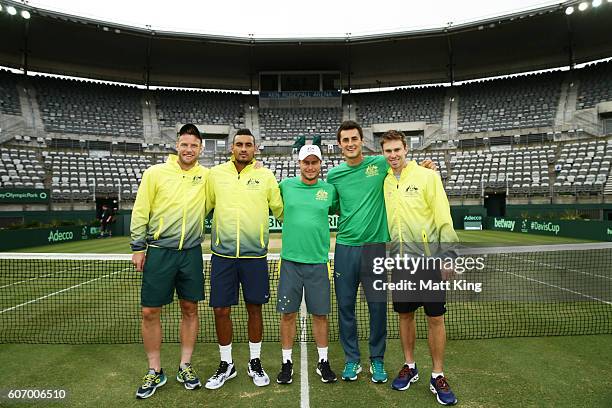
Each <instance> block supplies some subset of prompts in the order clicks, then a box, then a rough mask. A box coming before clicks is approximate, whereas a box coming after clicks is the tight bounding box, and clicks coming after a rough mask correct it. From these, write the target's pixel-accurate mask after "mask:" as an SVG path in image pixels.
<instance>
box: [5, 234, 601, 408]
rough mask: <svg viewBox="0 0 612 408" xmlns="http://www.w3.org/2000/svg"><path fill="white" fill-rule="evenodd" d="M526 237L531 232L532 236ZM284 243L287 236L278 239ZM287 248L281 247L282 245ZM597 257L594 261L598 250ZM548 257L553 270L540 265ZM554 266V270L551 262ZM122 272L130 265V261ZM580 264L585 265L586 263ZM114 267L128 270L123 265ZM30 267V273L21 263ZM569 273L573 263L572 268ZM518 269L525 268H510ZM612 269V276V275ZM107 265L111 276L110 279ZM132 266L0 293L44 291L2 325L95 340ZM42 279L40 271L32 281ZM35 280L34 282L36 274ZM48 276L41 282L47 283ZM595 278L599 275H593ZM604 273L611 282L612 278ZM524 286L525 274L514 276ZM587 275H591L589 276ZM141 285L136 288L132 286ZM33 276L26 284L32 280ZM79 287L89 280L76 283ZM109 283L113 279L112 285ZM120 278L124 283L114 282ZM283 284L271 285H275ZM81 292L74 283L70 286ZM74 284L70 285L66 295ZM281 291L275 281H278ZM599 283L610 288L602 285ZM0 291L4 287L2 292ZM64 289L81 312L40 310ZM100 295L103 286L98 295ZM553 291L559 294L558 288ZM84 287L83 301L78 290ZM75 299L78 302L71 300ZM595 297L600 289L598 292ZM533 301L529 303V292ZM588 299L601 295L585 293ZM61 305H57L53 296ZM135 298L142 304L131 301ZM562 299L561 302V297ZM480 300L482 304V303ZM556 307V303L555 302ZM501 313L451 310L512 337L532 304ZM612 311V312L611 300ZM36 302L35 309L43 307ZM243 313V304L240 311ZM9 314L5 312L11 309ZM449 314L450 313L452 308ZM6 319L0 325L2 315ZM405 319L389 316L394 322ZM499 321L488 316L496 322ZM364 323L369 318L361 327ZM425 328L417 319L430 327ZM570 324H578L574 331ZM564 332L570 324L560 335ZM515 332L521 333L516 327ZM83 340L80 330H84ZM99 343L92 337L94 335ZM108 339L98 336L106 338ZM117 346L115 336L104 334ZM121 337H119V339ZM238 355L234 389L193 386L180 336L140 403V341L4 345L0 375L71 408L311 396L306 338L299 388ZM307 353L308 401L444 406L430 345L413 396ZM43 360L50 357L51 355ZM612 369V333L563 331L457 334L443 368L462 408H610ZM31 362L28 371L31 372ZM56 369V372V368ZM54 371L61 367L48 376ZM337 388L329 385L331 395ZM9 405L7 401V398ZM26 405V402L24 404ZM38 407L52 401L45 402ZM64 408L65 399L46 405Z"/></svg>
mask: <svg viewBox="0 0 612 408" xmlns="http://www.w3.org/2000/svg"><path fill="white" fill-rule="evenodd" d="M460 235H461V236H460V238H461V240H462V241H464V242H466V241H479V242H482V241H486V242H497V243H504V244H505V245H526V244H528V242H529V243H533V244H536V243H537V244H540V245H542V244H559V243H577V242H584V241H579V240H573V239H551V238H546V239H543V237H538V236H536V238H535V239H533V237H534V236H527V235H523V234H512V233H503V232H491V231H475V232H473V231H469V232H467V231H460ZM527 238H528V239H527ZM275 240H276V241H278V240H279V237H278V235H277V236H275V237H273V240H272V241H273V242H272V247H273V248H274V241H275ZM128 241H129V240H128V239H127V238H126V237H117V238H111V239H104V240H95V241H83V242H78V243H70V244H60V245H55V246H47V247H41V248H30V249H26V250H24V252H58V253H69V252H75V253H96V252H97V253H129V247H128V246H127V243H128ZM279 246H280V245H279ZM589 258H593V257H589ZM525 262H527V263H529V259H528V260H527V261H521V262H517V261H516V260H513V264H514V265H521V264H522V263H525ZM538 262H539V263H540V264H534V261H533V260H531V264H530V265H525V267H524V268H521V267H520V266H519V267H518V268H517V269H524V270H522V272H520V273H523V274H525V273H529V274H530V275H524V276H526V277H527V278H529V279H534V278H535V277H536V276H537V273H541V272H542V271H543V272H545V273H546V274H547V276H548V277H551V278H552V279H553V281H552V282H549V283H552V284H556V285H557V286H559V284H560V282H561V281H554V279H557V278H558V279H562V278H563V275H564V274H567V270H561V271H560V270H555V268H554V260H553V263H552V264H551V261H550V260H548V262H540V261H538ZM590 262H595V264H600V263H601V262H602V261H601V260H592V259H591V260H590ZM542 263H546V264H548V265H549V266H546V265H542ZM551 265H552V266H551ZM123 267H124V266H123ZM581 267H582V268H583V269H580V268H581ZM69 268H70V267H66V265H65V264H62V266H61V268H59V269H56V270H51V271H48V272H47V273H51V274H59V275H60V276H64V275H66V274H67V272H65V270H67V269H69ZM117 268H118V269H116V270H115V269H113V271H120V270H121V269H122V268H120V267H117ZM23 269H27V268H23ZM566 269H567V268H566ZM571 270H573V271H575V273H579V272H583V273H588V263H587V264H585V265H582V266H581V265H579V264H575V265H574V264H572V265H571ZM510 272H511V273H518V272H517V270H512V271H510ZM608 272H610V271H608ZM112 273H114V272H107V273H105V274H104V275H107V274H112ZM122 274H123V272H118V273H116V274H114V275H112V276H107V277H104V280H105V281H110V282H105V284H104V286H100V285H98V283H99V281H93V282H90V283H86V284H83V283H84V282H88V281H89V280H95V279H98V278H100V275H99V271H98V273H97V274H96V273H92V274H91V275H87V274H85V275H79V278H78V279H74V280H71V279H72V278H68V277H66V276H64V277H63V278H62V279H50V280H49V281H52V282H53V285H55V286H53V287H51V286H44V285H43V287H42V290H41V289H39V290H38V292H33V291H32V292H30V291H29V290H26V291H20V292H17V291H14V292H16V295H15V297H14V298H7V297H2V299H3V300H4V302H3V303H2V304H0V308H1V310H6V309H9V308H10V307H14V306H15V305H20V304H24V303H27V302H29V301H32V300H35V299H39V298H43V299H41V300H39V301H37V302H33V303H32V304H28V305H24V306H22V307H21V308H20V309H22V310H27V313H24V314H22V316H23V319H24V320H28V321H25V322H18V323H11V322H10V321H8V320H5V321H4V322H2V325H3V326H4V329H3V330H6V328H7V327H6V326H5V324H13V325H16V326H19V324H22V323H23V324H24V326H23V327H24V328H23V329H21V330H25V327H26V326H27V324H30V325H34V326H36V327H37V328H38V329H39V331H40V328H41V325H43V326H44V325H46V326H47V327H48V332H47V333H46V334H45V331H44V330H43V331H42V336H43V337H45V336H52V334H53V333H57V332H60V334H61V333H62V332H63V333H64V335H67V334H68V333H72V334H70V335H71V336H74V337H75V338H74V340H73V341H72V342H79V341H87V340H88V339H87V338H85V337H86V336H87V334H86V333H87V330H83V331H82V332H79V331H76V332H75V331H74V329H75V328H78V327H83V328H91V325H98V324H99V323H97V322H96V316H97V315H98V314H103V313H104V312H105V309H108V305H105V304H104V300H103V299H104V298H105V294H104V293H103V291H100V290H96V289H100V288H104V290H110V291H112V292H113V296H116V294H117V293H124V292H125V293H128V292H127V291H126V289H127V288H126V287H125V285H126V281H125V280H121V279H118V277H119V276H121V275H122ZM104 275H103V276H104ZM16 276H17V275H13V276H12V278H11V279H12V280H7V277H6V276H5V275H4V272H3V276H2V277H1V280H0V287H3V286H5V285H11V284H15V283H17V282H20V281H23V280H24V279H23V278H24V276H22V277H21V278H20V279H19V280H15V279H16ZM32 277H33V276H32ZM32 277H28V278H27V279H31V278H32ZM45 278H47V277H40V276H39V277H37V279H45ZM591 278H592V277H591ZM601 279H612V276H611V277H610V278H608V277H607V276H606V277H605V278H601ZM516 281H519V282H522V281H525V279H517V280H516ZM586 282H591V283H592V282H593V280H592V279H589V280H586ZM133 283H134V282H132V284H130V285H131V286H130V287H132V289H130V290H133ZM25 284H26V282H24V283H20V284H19V285H25ZM78 285H81V286H78ZM109 285H110V286H109ZM115 285H116V286H115ZM272 286H274V285H272ZM587 286H589V287H584V286H583V287H572V288H568V289H570V290H572V291H573V292H578V293H583V294H587V295H589V296H591V295H593V294H594V293H595V292H593V291H596V290H597V289H598V288H597V287H592V286H593V285H592V284H591V285H587ZM73 287H74V288H73ZM66 288H73V289H70V290H67V291H65V292H61V291H62V290H65V289H66ZM271 289H274V288H271ZM599 289H600V290H601V287H600V288H599ZM0 290H2V289H0ZM56 292H60V293H58V294H56V295H54V296H53V297H54V298H58V299H59V298H62V300H64V301H66V300H68V301H69V302H70V303H69V304H70V305H72V308H69V309H71V310H73V311H74V313H73V314H71V313H67V312H66V308H65V307H63V308H59V309H56V310H55V309H53V308H51V309H49V308H48V307H46V308H41V307H39V306H38V305H37V303H42V302H46V301H47V300H49V299H50V298H44V297H45V296H48V295H49V294H51V293H56ZM101 292H102V293H101ZM552 292H555V291H554V290H553V291H552ZM75 293H77V294H78V296H73V294H75ZM527 295H528V296H532V297H534V298H538V296H539V295H540V294H538V293H527ZM71 296H72V297H71ZM592 297H596V296H592ZM528 300H529V299H528ZM118 301H119V302H125V303H121V305H122V307H125V308H132V311H133V313H135V314H137V313H138V304H137V301H135V300H134V298H133V297H131V296H128V295H126V296H125V298H124V299H122V298H121V296H120V297H119V300H118ZM582 301H583V302H585V304H586V303H589V302H592V303H597V304H599V306H601V302H597V301H593V300H589V299H583V300H582ZM48 303H52V302H48ZM134 303H136V304H134ZM558 303H559V302H557V304H558ZM478 306H479V305H478ZM557 306H558V305H557ZM496 307H497V308H498V309H497V310H499V311H500V313H499V315H498V316H493V315H491V316H487V317H486V319H485V317H484V316H482V315H480V316H479V315H478V313H477V310H478V309H477V308H474V305H473V304H471V303H469V302H466V303H463V304H462V303H456V304H454V305H453V309H450V310H453V311H454V313H460V314H461V316H462V320H461V321H460V322H458V324H460V326H461V327H458V329H461V330H463V331H468V332H469V331H470V330H476V331H478V330H481V329H482V328H483V327H486V326H489V325H491V324H495V325H499V326H500V327H507V328H508V330H510V331H511V332H512V333H514V331H512V330H516V329H515V328H514V329H513V328H511V327H510V325H511V324H513V323H512V322H514V323H516V319H510V318H509V317H511V316H515V317H516V316H517V315H520V316H524V317H525V318H526V319H527V318H528V317H530V314H531V315H532V316H531V317H533V309H532V308H531V307H530V303H529V302H522V303H518V302H512V301H508V302H502V303H499V302H498V303H497V304H496ZM611 308H612V307H611ZM37 309H38V310H37ZM556 310H557V312H558V313H559V314H558V316H555V319H556V320H557V321H561V322H563V321H576V320H578V321H579V320H580V319H581V318H587V317H590V316H581V315H580V314H579V312H577V311H576V309H575V308H574V307H572V304H571V303H570V304H568V305H567V307H562V308H560V309H556ZM201 311H202V315H201V321H202V326H205V325H206V322H208V329H206V331H205V332H204V333H202V334H201V337H202V336H204V337H207V338H209V337H211V336H212V338H213V339H214V326H213V325H212V314H210V313H209V310H208V307H207V306H205V305H202V307H201ZM237 311H238V310H237ZM8 313H11V312H10V311H7V312H5V313H3V314H5V315H6V314H8ZM449 313H450V312H449ZM172 314H174V315H176V314H177V309H176V308H175V309H172V308H169V309H168V310H166V313H165V315H166V316H168V315H172ZM2 317H3V316H2V315H0V321H1V320H2ZM395 318H396V317H395V316H394V315H393V314H390V315H389V320H390V321H392V320H394V319H395ZM419 320H420V322H421V323H423V319H422V318H421V316H420V319H419ZM489 320H491V321H489ZM611 321H612V318H611V317H610V314H609V313H608V314H607V315H606V314H602V316H601V321H600V324H603V325H605V324H608V325H610V324H611V323H610V322H611ZM363 323H365V322H363ZM105 324H106V325H105V326H104V325H103V326H101V327H97V329H98V332H99V333H100V334H99V336H102V337H103V336H104V335H105V333H110V332H112V331H113V330H117V329H119V330H121V331H126V332H130V333H128V334H129V335H130V336H135V337H138V335H139V332H138V327H137V326H136V328H135V329H134V325H133V324H129V323H126V322H125V321H123V320H122V318H121V316H118V315H117V316H114V317H111V319H107V323H105ZM330 325H331V327H330V328H331V329H332V332H333V330H335V328H336V327H337V323H336V317H335V316H333V315H332V316H331V319H330ZM546 325H547V322H546V321H543V322H538V323H537V324H536V325H535V326H532V327H528V328H527V330H528V331H529V330H531V331H532V332H531V333H529V332H527V333H519V334H518V335H523V336H525V335H527V336H529V335H534V334H535V335H537V334H538V330H539V329H541V327H545V326H546ZM365 326H366V325H365V324H361V325H360V327H359V329H360V331H363V330H365V329H366V327H365ZM423 328H424V325H421V326H419V329H420V330H421V333H422V330H423ZM569 328H570V329H571V325H570V327H569ZM164 329H165V331H166V333H168V334H169V335H170V334H174V335H175V334H176V330H177V327H176V323H175V320H172V319H171V318H168V319H166V321H165V326H164ZM266 331H267V332H273V331H276V333H275V336H276V335H277V332H278V326H274V325H273V324H272V325H270V326H268V325H267V326H266ZM235 332H236V334H237V336H236V339H235V341H236V340H238V339H239V337H240V335H242V336H244V335H245V333H246V327H245V326H244V325H235ZM555 334H564V331H563V330H561V331H560V332H559V333H555ZM515 335H516V334H515ZM79 336H83V337H79ZM89 340H91V339H89ZM98 340H100V339H98ZM107 340H108V341H109V342H112V341H113V339H112V338H108V339H107ZM115 340H116V339H115ZM361 349H362V353H364V352H365V354H364V355H363V357H364V358H367V341H362V342H361ZM234 350H235V351H234V358H235V361H236V363H237V369H238V377H237V378H236V379H234V380H232V381H230V382H229V383H228V384H226V386H224V387H223V388H222V389H220V390H217V391H209V390H204V389H202V390H199V391H195V392H187V391H185V390H184V389H182V387H179V385H178V384H177V383H176V382H175V381H174V380H173V375H174V374H175V370H176V367H175V365H176V360H177V358H178V345H177V344H175V343H170V344H165V345H164V347H163V349H162V362H163V366H164V368H165V369H166V371H167V373H168V374H169V377H170V378H169V383H168V384H167V385H166V386H164V387H163V388H162V389H160V390H159V391H158V393H156V395H155V396H154V397H153V398H151V399H149V400H146V401H136V400H135V399H134V396H133V394H134V392H135V388H136V387H137V385H138V384H139V381H140V378H141V377H142V375H143V373H144V370H145V368H146V360H145V357H144V351H143V350H142V346H141V345H140V344H127V345H122V344H112V345H65V344H58V345H24V344H10V345H9V344H4V345H2V346H1V347H0V359H1V361H3V363H5V364H4V365H5V369H7V370H8V372H9V373H13V374H14V375H13V374H12V375H8V376H3V378H2V380H0V389H7V388H11V387H19V388H62V389H67V390H68V391H69V396H68V399H67V401H66V404H62V406H64V405H65V406H98V405H110V404H115V405H119V406H136V405H144V404H147V405H148V406H151V407H154V406H160V407H162V406H196V405H197V406H219V405H224V406H227V407H229V406H271V405H274V406H277V405H278V406H280V405H284V406H299V404H300V401H301V400H302V398H303V394H302V392H301V386H302V384H304V379H303V378H302V377H301V375H300V364H299V356H300V345H299V343H297V344H296V346H295V347H294V363H295V367H294V370H295V371H296V375H295V377H294V383H293V384H292V385H290V386H279V385H277V384H272V385H271V386H269V387H266V388H256V387H255V386H254V385H253V384H252V383H251V382H250V379H249V378H248V377H247V376H246V373H245V367H244V365H245V364H246V361H247V356H248V347H247V345H246V344H244V343H236V344H235V347H234ZM307 350H308V362H309V364H308V369H307V372H308V374H309V383H308V387H307V388H306V390H307V391H308V393H307V395H308V398H309V402H310V405H311V406H346V405H347V403H350V404H355V403H358V404H362V405H363V404H369V405H371V406H406V405H412V406H438V404H437V403H436V402H435V400H434V397H433V396H432V395H431V394H430V392H429V390H428V388H427V384H426V381H424V380H426V379H427V376H428V375H429V371H430V361H429V357H428V352H427V345H426V341H425V340H418V341H417V354H416V355H417V364H418V365H419V369H420V372H421V380H419V382H418V383H417V384H416V385H415V386H413V387H411V388H410V390H408V391H406V392H397V391H393V390H391V389H390V387H389V385H388V384H384V385H381V384H373V383H371V382H370V381H369V378H367V377H366V376H365V375H364V374H362V375H361V376H360V379H359V381H358V382H357V383H338V384H334V385H328V384H323V383H321V382H320V381H319V379H318V376H316V374H314V367H315V356H316V348H315V347H314V345H313V344H312V343H308V344H307ZM42 356H44V357H42ZM401 356H402V353H401V348H400V344H399V340H397V339H390V340H389V341H388V351H387V354H386V362H387V363H386V368H387V371H388V372H389V376H390V377H391V378H393V376H394V375H395V374H396V372H397V370H398V369H399V368H400V366H401V363H402V358H401ZM279 360H280V346H279V344H278V343H276V342H266V343H265V344H264V348H263V354H262V361H263V363H264V367H265V368H266V370H267V371H268V374H269V375H270V376H271V378H274V377H275V375H276V373H277V370H278V369H279V367H280V364H279ZM330 361H331V363H332V367H333V368H334V369H335V370H336V372H337V373H339V372H340V371H341V366H342V363H343V355H342V351H341V349H340V346H339V344H338V343H337V342H332V343H331V344H330ZM193 362H194V367H195V368H196V370H197V371H198V373H199V375H200V377H202V378H205V377H207V376H209V375H210V374H212V372H213V371H214V369H215V368H216V366H217V364H218V350H217V346H216V345H215V344H214V343H201V344H199V348H198V350H196V353H195V355H194V360H193ZM610 366H612V335H598V336H565V337H541V338H503V339H489V340H468V341H460V340H454V341H453V340H451V341H449V345H448V347H447V358H446V369H445V373H446V374H447V377H448V378H449V381H450V382H451V385H452V386H453V389H454V390H455V392H456V394H457V396H458V398H459V403H460V404H461V405H464V406H487V407H488V406H515V405H524V406H551V405H555V406H607V403H609V400H610V398H611V397H612V393H611V392H608V391H607V387H601V386H600V385H599V384H600V381H601V379H602V378H606V376H607V375H609V367H610ZM23 367H28V368H29V369H28V370H24V369H23ZM48 370H49V371H48ZM47 373H53V374H52V375H49V374H47ZM332 390H333V392H330V391H332ZM4 402H5V401H2V405H3V404H4ZM20 406H24V405H20ZM31 406H45V405H44V404H40V403H36V404H35V405H31ZM49 406H58V404H49Z"/></svg>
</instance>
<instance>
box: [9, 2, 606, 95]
mask: <svg viewBox="0 0 612 408" xmlns="http://www.w3.org/2000/svg"><path fill="white" fill-rule="evenodd" d="M0 3H2V5H4V6H6V5H8V4H13V5H14V6H15V7H16V8H18V9H24V8H25V9H28V10H29V11H30V12H31V18H30V19H29V20H25V19H22V18H19V17H18V16H9V15H8V14H7V13H5V12H3V13H0V38H2V41H1V42H0V65H4V66H8V67H12V68H19V69H23V68H24V67H27V69H28V70H29V71H39V72H48V73H56V74H63V75H72V76H82V77H88V78H94V79H102V80H109V81H119V82H128V83H135V84H147V83H148V84H149V85H151V86H185V87H198V88H216V89H219V88H220V89H238V90H249V89H250V88H251V87H252V88H253V89H254V90H256V89H258V85H257V80H258V78H257V73H258V72H260V71H283V70H300V71H305V70H338V71H341V72H342V74H343V82H344V87H345V88H346V87H347V86H348V78H349V75H348V73H349V72H350V73H351V75H350V86H351V88H352V89H359V88H375V87H387V86H399V85H410V84H422V83H443V82H450V81H451V80H453V81H462V80H468V79H477V78H483V77H487V76H495V75H505V74H513V73H517V72H525V71H532V70H539V69H547V68H556V67H560V66H567V65H569V63H570V61H571V62H572V63H583V62H588V61H592V60H596V59H601V58H607V57H611V56H612V40H610V39H611V38H612V24H610V21H612V3H608V2H604V4H602V5H601V6H600V7H598V8H589V9H587V10H585V11H584V12H578V11H576V12H575V13H573V14H572V15H570V16H568V15H566V14H565V9H566V7H567V6H568V5H574V6H577V4H578V2H577V1H569V2H564V3H560V4H558V5H552V6H544V7H540V8H538V9H534V10H530V11H526V12H519V13H514V14H510V15H504V16H498V17H494V18H488V19H485V20H480V21H476V22H470V23H464V24H458V25H449V26H447V27H444V28H434V29H423V30H414V31H409V32H396V33H385V34H372V35H359V36H357V35H356V36H350V35H347V36H345V37H342V38H339V37H330V38H322V37H318V38H256V37H231V36H221V35H205V34H191V33H177V32H166V31H156V30H151V29H146V28H138V27H133V26H126V25H121V24H116V23H111V22H105V21H99V20H94V19H90V18H85V17H78V16H72V15H67V14H63V13H59V12H55V11H48V10H43V9H37V8H34V7H30V6H23V5H21V3H17V2H13V1H9V0H0ZM24 50H27V52H24ZM451 67H452V77H451Z"/></svg>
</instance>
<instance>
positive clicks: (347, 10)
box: [28, 0, 560, 37]
mask: <svg viewBox="0 0 612 408" xmlns="http://www.w3.org/2000/svg"><path fill="white" fill-rule="evenodd" d="M28 3H29V4H30V5H31V6H34V7H41V8H45V9H49V10H56V11H62V12H67V13H70V14H76V15H80V16H84V17H90V18H95V19H100V20H105V21H112V22H116V23H122V24H128V25H132V26H137V27H145V26H146V25H150V26H151V27H152V28H153V29H157V30H164V31H177V32H191V33H204V34H224V35H235V36H244V37H246V36H248V35H249V34H254V35H255V36H256V37H316V36H340V37H342V36H344V35H345V34H346V33H351V34H352V35H359V34H371V33H380V32H391V31H408V30H413V29H419V28H432V27H441V26H445V25H446V24H447V23H448V22H454V23H455V24H456V23H460V22H466V21H473V20H478V19H481V18H484V17H491V16H495V15H501V14H507V13H510V12H516V11H522V10H527V9H532V8H535V7H538V6H543V5H550V4H558V3H560V1H542V0H463V1H452V0H451V1H447V0H433V1H432V0H428V1H414V0H371V1H358V0H353V1H344V0H343V1H333V0H301V1H295V0H258V1H244V0H241V1H238V0H201V1H193V0H192V1H187V0H171V1H162V2H154V1H151V0H149V1H141V0H105V1H91V0H89V1H88V0H29V1H28Z"/></svg>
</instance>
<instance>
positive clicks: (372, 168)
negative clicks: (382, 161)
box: [365, 164, 378, 177]
mask: <svg viewBox="0 0 612 408" xmlns="http://www.w3.org/2000/svg"><path fill="white" fill-rule="evenodd" d="M365 174H366V176H368V177H372V176H378V166H377V165H375V164H370V165H369V166H368V167H367V168H366V170H365Z"/></svg>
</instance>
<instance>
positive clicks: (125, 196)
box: [43, 151, 165, 201]
mask: <svg viewBox="0 0 612 408" xmlns="http://www.w3.org/2000/svg"><path fill="white" fill-rule="evenodd" d="M43 156H44V162H45V167H46V168H47V169H48V170H49V171H50V173H51V198H52V199H53V200H54V201H63V200H75V201H76V200H79V201H88V200H92V199H93V194H94V191H95V193H96V194H109V193H112V194H117V195H118V194H119V192H120V194H121V199H122V200H133V199H135V198H136V192H137V191H138V185H139V183H140V180H141V178H142V173H143V172H144V171H145V170H146V169H147V168H148V167H150V166H151V165H152V164H154V159H153V157H152V156H135V155H134V156H130V155H113V156H106V157H98V156H90V155H89V154H87V153H79V152H64V151H57V152H54V151H44V152H43ZM163 160H165V159H164V158H163V157H162V156H159V159H158V161H163Z"/></svg>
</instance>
